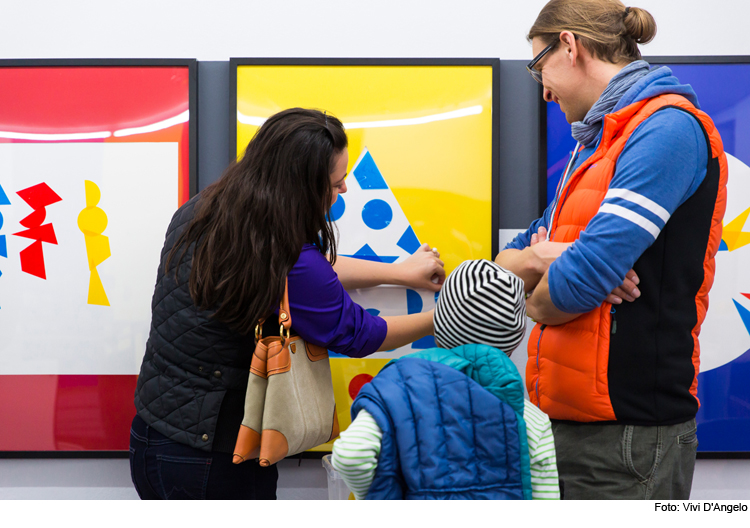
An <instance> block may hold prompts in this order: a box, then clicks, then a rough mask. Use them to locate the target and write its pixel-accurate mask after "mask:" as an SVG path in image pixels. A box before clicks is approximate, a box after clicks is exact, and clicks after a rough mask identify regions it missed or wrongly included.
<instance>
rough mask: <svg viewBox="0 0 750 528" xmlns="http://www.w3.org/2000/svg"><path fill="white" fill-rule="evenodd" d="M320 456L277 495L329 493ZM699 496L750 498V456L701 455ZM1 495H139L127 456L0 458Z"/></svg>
mask: <svg viewBox="0 0 750 528" xmlns="http://www.w3.org/2000/svg"><path fill="white" fill-rule="evenodd" d="M327 482H328V481H327V476H326V472H325V470H324V469H323V467H322V466H321V462H320V460H302V461H296V460H284V461H282V462H280V463H279V487H278V493H277V495H278V498H279V499H282V500H295V499H308V500H310V499H313V500H321V499H327V498H328V489H327V485H328V484H327ZM690 498H691V499H695V500H738V499H744V500H750V460H699V461H698V464H697V466H696V471H695V478H694V479H693V492H692V495H691V497H690ZM0 499H91V500H98V499H108V500H137V499H138V495H137V494H136V493H135V489H134V488H133V485H132V483H131V481H130V466H129V463H128V460H127V459H96V460H60V459H53V460H49V459H0Z"/></svg>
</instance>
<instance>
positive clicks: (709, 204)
mask: <svg viewBox="0 0 750 528" xmlns="http://www.w3.org/2000/svg"><path fill="white" fill-rule="evenodd" d="M668 108H676V109H678V110H682V111H683V112H685V113H687V114H689V115H691V116H693V117H694V118H695V119H696V121H698V124H699V125H700V127H701V129H702V130H703V134H704V136H705V138H706V143H707V146H708V159H709V161H708V166H707V168H706V177H705V178H704V180H703V182H702V183H701V185H700V186H699V187H698V189H697V190H696V191H695V193H694V194H693V195H692V196H691V197H690V198H688V199H687V200H686V201H685V202H684V203H683V204H682V205H681V206H679V207H678V208H677V210H676V211H675V212H674V213H673V214H672V216H671V217H670V218H669V220H668V221H667V223H666V225H665V226H664V229H662V231H661V233H660V234H659V236H658V237H657V239H656V240H655V241H654V243H653V244H652V245H651V246H650V247H649V248H648V249H647V250H646V251H645V252H644V253H643V255H641V257H640V258H639V259H638V261H637V262H636V263H635V265H634V266H633V269H634V270H635V272H636V273H637V274H638V277H639V278H640V284H639V285H638V288H639V289H640V291H641V296H640V297H639V298H638V299H637V300H636V301H635V302H633V303H628V302H625V303H623V304H621V305H617V306H614V310H615V313H614V314H613V318H614V319H615V320H616V321H617V330H616V332H615V333H614V334H612V335H611V336H610V351H609V365H608V372H607V376H608V383H609V395H610V400H611V402H612V408H613V410H614V412H615V416H616V417H617V421H618V422H619V423H627V424H633V425H669V424H676V423H682V422H685V421H687V420H690V419H692V418H694V417H695V415H696V413H697V412H698V401H697V399H696V398H695V397H694V396H693V395H692V394H691V393H690V387H691V385H692V383H693V380H694V378H695V376H696V373H695V367H694V366H693V362H692V357H693V348H694V342H693V336H692V330H693V328H695V325H696V324H697V322H698V314H697V308H696V297H697V295H698V291H699V290H700V288H701V286H702V285H703V282H704V279H705V277H704V275H705V273H704V268H703V266H704V259H705V255H706V248H707V246H708V241H709V236H710V233H711V220H712V218H713V214H714V209H715V208H716V199H717V197H718V192H719V180H720V165H719V159H718V158H716V157H713V152H712V149H711V144H710V141H709V136H708V133H707V132H706V130H705V128H704V127H703V124H702V123H701V122H700V120H699V119H698V118H697V117H696V116H695V115H694V114H692V113H691V112H689V111H687V110H685V109H684V108H680V107H678V106H672V105H669V106H664V107H662V108H660V109H659V110H657V112H658V111H661V110H665V109H668ZM654 113H656V112H654ZM652 115H653V114H652Z"/></svg>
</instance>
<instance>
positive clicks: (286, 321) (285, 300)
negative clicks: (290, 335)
mask: <svg viewBox="0 0 750 528" xmlns="http://www.w3.org/2000/svg"><path fill="white" fill-rule="evenodd" d="M279 324H280V325H281V326H283V327H284V330H286V331H289V330H290V329H291V328H292V314H291V312H290V311H289V277H287V278H286V279H284V297H282V299H281V306H279Z"/></svg>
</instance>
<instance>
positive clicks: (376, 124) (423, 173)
mask: <svg viewBox="0 0 750 528" xmlns="http://www.w3.org/2000/svg"><path fill="white" fill-rule="evenodd" d="M295 106H299V107H303V108H317V109H320V110H326V111H327V112H329V113H331V114H333V115H335V116H336V117H338V118H339V119H340V120H341V121H342V122H343V123H344V126H345V127H346V130H347V136H348V137H349V164H350V167H349V170H351V168H352V166H353V165H354V163H355V162H356V161H357V160H358V157H359V155H360V153H361V152H362V151H363V150H364V149H365V148H367V149H368V150H369V152H370V153H371V154H372V156H373V158H374V159H375V160H376V162H377V165H378V168H379V169H380V171H381V172H382V174H383V175H384V176H385V178H386V180H387V183H388V186H389V187H390V188H391V189H392V191H393V193H394V195H395V197H396V199H397V200H398V202H399V204H400V205H401V209H402V210H403V211H404V213H405V214H406V218H407V219H408V220H409V223H410V224H411V226H412V227H413V228H414V232H415V233H416V235H417V237H418V238H419V240H420V241H423V242H428V243H429V244H431V245H432V246H435V247H437V248H439V250H440V254H441V258H442V259H443V260H444V261H445V265H446V269H447V270H448V271H451V270H452V269H454V268H455V267H456V266H457V265H458V264H460V263H461V262H463V261H464V260H467V259H477V258H487V259H489V258H491V257H492V255H491V253H492V236H493V233H492V229H491V225H492V67H491V66H315V65H312V66H306V65H305V66H300V65H293V66H268V65H252V66H239V67H238V68H237V154H238V156H239V155H241V154H242V152H243V151H244V149H245V147H246V146H247V143H248V142H249V141H250V139H251V138H252V137H253V135H254V134H255V132H256V131H257V129H258V127H259V126H260V124H261V123H262V122H263V121H264V120H265V119H266V118H268V117H269V116H271V115H273V114H275V113H277V112H279V111H281V110H284V109H286V108H292V107H295Z"/></svg>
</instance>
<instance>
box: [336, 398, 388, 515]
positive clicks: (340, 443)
mask: <svg viewBox="0 0 750 528" xmlns="http://www.w3.org/2000/svg"><path fill="white" fill-rule="evenodd" d="M382 439H383V433H382V431H381V430H380V427H378V424H377V422H376V421H375V419H374V418H373V417H372V415H371V414H370V413H368V412H367V411H365V410H364V409H363V410H361V411H359V414H357V417H356V418H355V419H354V421H353V422H352V424H351V425H350V426H349V427H348V428H347V429H346V431H344V432H342V433H341V436H340V437H339V439H338V440H336V441H335V442H334V443H333V456H332V457H331V464H332V465H333V468H334V469H335V470H336V471H338V472H339V473H341V477H342V478H343V479H344V482H345V483H346V485H347V486H348V487H349V489H350V490H351V491H352V493H353V494H354V497H355V498H356V499H358V500H362V499H364V498H365V497H366V496H367V492H368V490H369V489H370V485H371V484H372V479H373V478H374V477H375V469H376V468H377V467H378V455H379V454H380V443H381V441H382Z"/></svg>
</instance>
